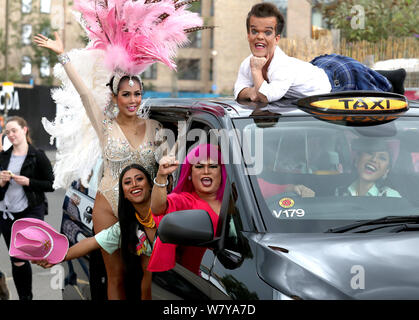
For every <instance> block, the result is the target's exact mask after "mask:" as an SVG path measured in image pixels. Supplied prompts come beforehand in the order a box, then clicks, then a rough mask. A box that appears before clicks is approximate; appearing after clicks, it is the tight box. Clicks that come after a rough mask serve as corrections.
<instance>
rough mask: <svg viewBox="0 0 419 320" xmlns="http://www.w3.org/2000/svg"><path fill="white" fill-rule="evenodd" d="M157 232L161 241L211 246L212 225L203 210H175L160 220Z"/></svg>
mask: <svg viewBox="0 0 419 320" xmlns="http://www.w3.org/2000/svg"><path fill="white" fill-rule="evenodd" d="M157 234H158V236H159V237H160V240H161V241H162V242H163V243H171V244H178V245H184V246H199V247H213V246H212V243H213V242H214V241H215V239H214V227H213V224H212V220H211V218H210V215H209V214H208V212H206V211H205V210H183V211H175V212H171V213H169V214H167V215H165V216H164V217H163V218H162V220H161V221H160V224H159V227H158V229H157Z"/></svg>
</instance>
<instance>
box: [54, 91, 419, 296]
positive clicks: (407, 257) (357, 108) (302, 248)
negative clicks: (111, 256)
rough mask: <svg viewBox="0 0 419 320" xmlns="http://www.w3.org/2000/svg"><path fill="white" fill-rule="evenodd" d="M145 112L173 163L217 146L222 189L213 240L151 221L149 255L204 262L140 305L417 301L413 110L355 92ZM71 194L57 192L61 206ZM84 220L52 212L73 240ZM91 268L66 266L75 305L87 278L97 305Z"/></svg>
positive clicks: (175, 222)
mask: <svg viewBox="0 0 419 320" xmlns="http://www.w3.org/2000/svg"><path fill="white" fill-rule="evenodd" d="M147 105H148V106H150V108H151V117H152V118H153V119H156V120H158V121H160V122H161V123H162V124H163V125H164V127H165V128H167V129H168V132H172V133H173V137H172V138H173V139H175V140H176V139H179V138H182V139H183V142H184V143H183V145H184V147H185V150H190V149H191V148H192V147H193V146H195V145H196V144H198V143H202V142H206V143H210V142H211V143H216V144H218V145H219V146H220V149H221V152H222V153H223V158H224V161H225V166H226V170H227V176H228V179H227V183H226V187H225V193H224V197H223V202H222V208H221V212H220V217H219V223H218V226H217V228H216V230H217V232H216V234H213V232H212V226H211V224H209V220H208V217H207V213H206V212H204V211H186V212H174V213H170V214H168V215H166V216H165V217H164V218H163V219H162V221H161V223H160V225H159V229H158V234H159V237H160V238H161V240H162V241H163V242H168V243H174V244H185V243H187V244H189V245H194V246H204V247H206V248H207V250H206V253H205V255H204V257H203V259H202V261H201V266H200V272H199V274H194V273H191V272H190V271H189V270H188V269H187V268H185V266H182V265H180V264H177V265H176V266H175V267H174V268H173V269H172V270H169V271H166V272H160V273H159V272H157V273H154V274H153V286H152V292H153V299H186V300H210V299H218V300H223V299H228V300H230V299H234V300H235V299H239V300H254V299H274V300H275V299H279V300H283V299H419V275H418V274H417V272H416V268H417V266H418V265H419V251H418V250H417V247H418V245H419V103H418V102H414V101H407V100H406V99H405V97H404V96H401V95H398V94H390V93H376V92H367V91H357V92H345V93H335V94H328V95H322V96H312V97H307V98H303V99H300V100H288V99H283V100H280V101H278V102H275V103H270V104H267V105H261V104H256V103H251V102H237V101H234V100H232V99H227V98H226V99H223V98H220V99H212V100H208V99H206V100H201V99H150V100H148V101H147ZM182 132H183V133H182ZM180 160H183V159H180ZM178 174H179V172H178V173H176V174H175V176H174V184H176V181H177V177H178ZM93 177H95V175H93ZM74 187H76V184H75V185H74ZM301 190H305V191H309V192H301ZM80 193H81V192H80V191H77V188H73V189H72V190H69V191H68V193H67V200H66V201H67V203H71V204H72V205H74V204H75V201H76V202H77V197H76V196H79V197H80ZM85 195H86V192H85ZM89 197H90V199H91V200H90V201H93V198H94V196H92V194H90V196H89ZM81 202H82V201H79V203H81ZM76 206H77V205H76ZM86 207H87V205H84V208H79V210H78V217H79V219H81V220H80V221H79V222H77V219H75V218H74V217H73V218H71V219H70V218H69V214H70V213H69V212H68V207H64V214H63V225H62V226H63V227H62V232H64V233H68V232H70V231H68V230H70V229H71V228H68V226H67V229H66V227H65V225H66V223H67V224H68V221H69V220H72V223H73V224H74V225H79V226H80V228H79V229H77V232H75V231H74V230H73V231H72V232H73V234H74V233H77V234H78V235H79V237H81V236H83V237H84V236H89V235H91V234H89V232H90V233H91V229H90V231H89V227H90V228H91V226H90V224H89V223H90V221H88V219H90V217H89V212H88V211H89V209H87V208H86ZM90 207H91V205H90ZM73 209H74V208H73ZM191 216H194V219H190V217H191ZM86 217H87V218H86ZM83 219H84V220H83ZM66 221H67V222H66ZM190 221H194V223H193V224H192V223H191V222H190ZM73 238H74V240H73V241H77V235H73ZM94 259H98V260H100V254H99V255H97V256H96V257H95V258H92V259H90V260H91V261H95V262H94V263H92V262H90V269H89V263H88V262H89V259H87V260H84V262H82V263H83V264H84V265H82V266H80V265H78V267H75V266H74V265H75V264H79V262H75V261H73V262H71V267H68V279H69V281H67V284H69V285H70V284H71V285H72V287H73V289H71V290H74V287H79V289H78V290H79V291H82V289H80V287H82V286H83V285H85V286H88V285H89V281H88V280H89V276H90V278H91V279H90V289H91V290H93V292H97V290H98V288H101V290H102V291H103V288H105V283H106V277H105V275H104V271H103V270H104V269H103V264H100V263H98V262H97V261H96V260H94ZM86 261H87V262H86ZM95 268H96V270H94V269H95ZM76 269H79V270H80V271H79V273H78V277H82V278H83V277H85V280H78V281H77V279H76V278H77V275H76V276H75V275H74V274H75V271H74V270H76ZM97 270H101V271H100V272H99V271H97ZM72 272H73V273H72ZM89 272H90V274H89ZM101 272H102V275H100V274H101ZM92 273H94V274H95V276H94V277H92V275H91V274H92ZM98 274H99V275H98ZM70 280H71V281H70ZM68 287H69V286H67V287H66V289H65V290H64V292H66V290H67V291H68V290H70V289H69V288H68ZM95 290H96V291H95ZM93 296H97V297H103V295H99V294H95V295H92V297H93ZM73 298H74V296H73Z"/></svg>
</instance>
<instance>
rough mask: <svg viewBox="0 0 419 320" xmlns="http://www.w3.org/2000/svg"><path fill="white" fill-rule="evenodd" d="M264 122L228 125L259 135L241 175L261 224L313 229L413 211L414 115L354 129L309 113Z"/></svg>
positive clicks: (417, 185) (418, 192) (418, 125)
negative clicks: (251, 167) (252, 165)
mask: <svg viewBox="0 0 419 320" xmlns="http://www.w3.org/2000/svg"><path fill="white" fill-rule="evenodd" d="M265 120H266V119H265ZM265 120H259V121H258V120H254V119H240V120H236V122H235V124H236V126H237V127H239V128H241V130H242V131H243V134H245V133H246V132H247V133H248V132H256V131H259V132H261V133H262V136H263V148H262V149H261V150H262V152H258V153H257V155H256V161H257V162H259V163H263V165H262V166H260V167H261V169H260V170H258V171H255V172H254V174H251V175H250V176H249V179H250V181H251V184H252V186H253V189H254V191H255V196H256V198H257V201H258V202H259V204H260V207H261V208H262V210H261V211H262V214H263V218H264V220H265V224H266V225H267V227H268V228H272V229H274V230H276V231H281V230H283V231H286V230H288V231H289V229H288V227H289V226H290V225H292V224H294V226H293V228H294V229H293V230H295V231H299V232H300V231H304V232H306V231H307V232H315V231H316V232H318V231H319V229H320V230H323V229H324V228H325V225H326V224H330V225H333V224H334V223H335V221H339V220H353V221H358V220H362V219H375V218H377V219H378V218H381V217H383V216H388V215H396V216H397V215H400V216H402V215H413V214H417V212H418V211H419V210H418V209H419V201H418V199H419V121H418V120H414V119H412V118H410V120H407V119H403V118H401V119H398V120H395V121H393V122H391V123H387V124H378V125H377V124H376V125H374V126H362V127H351V126H344V125H339V124H335V123H331V122H326V121H321V120H317V119H315V118H310V117H286V118H285V117H284V118H280V119H278V118H277V119H276V121H265ZM246 143H249V142H248V141H246V140H243V145H242V147H244V144H246ZM246 148H248V149H252V146H246ZM253 149H255V148H254V146H253ZM313 221H317V222H316V223H313ZM300 228H302V229H300Z"/></svg>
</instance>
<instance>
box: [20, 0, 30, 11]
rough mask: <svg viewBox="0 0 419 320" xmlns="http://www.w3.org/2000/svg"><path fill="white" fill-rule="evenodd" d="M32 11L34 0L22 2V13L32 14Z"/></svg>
mask: <svg viewBox="0 0 419 320" xmlns="http://www.w3.org/2000/svg"><path fill="white" fill-rule="evenodd" d="M31 11H32V0H22V13H30V12H31Z"/></svg>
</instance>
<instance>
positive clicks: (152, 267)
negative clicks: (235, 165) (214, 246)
mask: <svg viewBox="0 0 419 320" xmlns="http://www.w3.org/2000/svg"><path fill="white" fill-rule="evenodd" d="M178 166H179V162H178V161H177V160H176V159H175V157H173V156H170V155H169V156H165V157H163V158H162V159H161V160H160V162H159V170H158V172H157V175H156V178H155V179H154V186H153V192H152V194H151V211H152V213H153V216H154V220H155V221H156V224H157V226H158V225H159V223H160V221H161V219H162V218H163V216H164V215H166V214H168V213H170V212H174V211H180V210H192V209H201V210H205V211H207V212H208V213H209V215H210V217H211V220H212V225H213V228H214V234H215V232H216V228H217V223H218V216H219V214H220V209H221V202H222V199H223V194H224V188H225V183H226V170H225V166H224V164H223V161H222V156H221V152H220V150H219V148H218V147H217V146H215V145H211V144H200V145H198V146H197V147H195V148H194V149H192V150H191V151H190V152H189V153H188V155H187V156H186V158H185V161H184V163H183V164H182V167H181V173H180V177H179V182H178V184H177V186H176V188H174V189H173V191H172V192H171V193H170V194H169V195H167V192H166V185H167V183H168V180H167V177H168V176H169V175H170V174H171V173H173V172H174V171H175V170H176V169H177V168H178ZM205 250H206V248H200V247H192V246H191V247H178V246H177V245H174V244H167V243H162V242H161V240H160V239H159V238H157V239H156V242H155V245H154V248H153V253H152V255H151V258H150V262H149V265H148V270H149V271H152V272H161V271H167V270H169V269H171V268H173V267H174V266H175V264H176V262H178V263H180V264H181V265H183V266H184V267H185V268H187V269H188V270H190V271H191V272H194V273H196V274H199V266H200V263H201V260H202V257H203V256H204V253H205Z"/></svg>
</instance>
